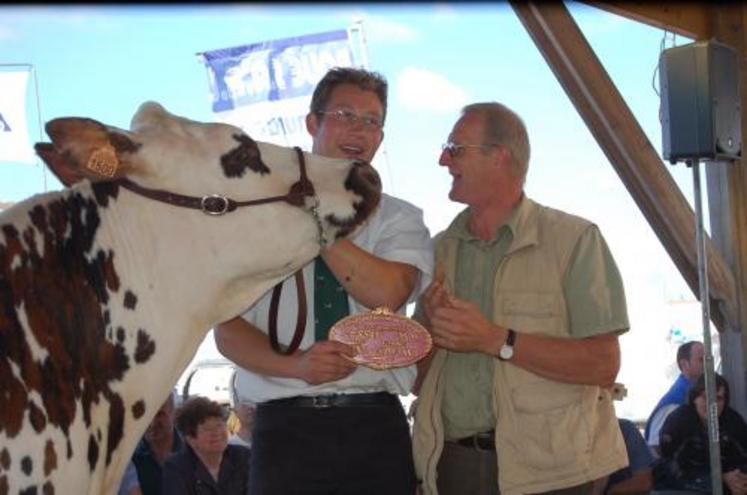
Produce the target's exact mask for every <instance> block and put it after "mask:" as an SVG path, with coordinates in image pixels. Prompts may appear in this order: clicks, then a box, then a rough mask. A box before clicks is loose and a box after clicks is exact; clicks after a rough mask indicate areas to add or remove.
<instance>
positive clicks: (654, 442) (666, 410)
mask: <svg viewBox="0 0 747 495" xmlns="http://www.w3.org/2000/svg"><path fill="white" fill-rule="evenodd" d="M678 407H679V405H678V404H669V405H667V406H662V407H661V409H659V410H658V411H656V414H655V415H654V417H653V418H651V428H649V430H648V438H647V439H646V442H647V443H648V444H649V445H650V446H651V447H658V446H659V435H660V434H661V427H662V426H664V421H666V419H667V416H669V415H670V414H671V413H672V412H673V411H674V410H675V409H677V408H678Z"/></svg>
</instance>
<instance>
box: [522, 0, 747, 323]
mask: <svg viewBox="0 0 747 495" xmlns="http://www.w3.org/2000/svg"><path fill="white" fill-rule="evenodd" d="M511 6H512V7H513V9H514V11H515V12H516V14H517V15H518V16H519V19H520V20H521V22H522V23H523V24H524V27H525V28H526V29H527V31H528V32H529V34H530V36H531V37H532V39H533V40H534V42H535V43H536V44H537V47H538V48H539V50H540V52H541V53H542V55H543V56H544V57H545V60H547V63H548V65H549V66H550V67H551V69H552V70H553V72H554V73H555V76H556V77H557V78H558V80H559V81H560V84H561V85H562V86H563V89H564V90H565V91H566V93H567V94H568V96H569V97H570V99H571V100H572V101H573V104H574V105H575V107H576V109H577V110H578V112H579V114H580V115H581V117H582V118H583V119H584V121H585V122H586V125H587V126H588V128H589V130H590V131H591V133H592V134H593V135H594V137H595V138H596V140H597V142H598V143H599V145H600V147H601V148H602V150H603V151H604V153H605V154H606V155H607V158H608V159H609V161H610V163H611V164H612V166H613V167H614V168H615V170H616V171H617V173H618V175H619V176H620V178H621V179H622V181H623V183H624V184H625V186H626V187H627V189H628V191H629V192H630V194H631V196H632V197H633V199H634V200H635V201H636V203H637V204H638V207H639V208H640V209H641V211H642V213H643V215H644V216H645V217H646V219H647V220H648V222H649V224H650V225H651V227H652V228H653V230H654V232H655V233H656V235H657V236H658V237H659V240H660V241H661V242H662V244H663V245H664V248H665V249H666V250H667V252H668V253H669V256H670V257H671V258H672V260H673V261H674V263H675V265H676V266H677V268H678V269H679V271H680V273H681V274H682V276H683V278H684V279H685V281H686V282H687V283H688V285H689V286H690V289H691V290H692V291H693V294H696V297H697V295H698V293H699V288H698V273H697V253H696V246H695V215H694V213H693V209H692V208H691V207H690V205H689V204H688V202H687V200H686V199H685V197H684V196H683V194H682V192H681V191H680V190H679V188H678V187H677V184H676V183H675V182H674V180H673V179H672V177H671V175H670V174H669V172H668V171H667V170H666V169H665V167H664V164H663V163H662V161H661V158H660V157H659V155H658V153H657V152H656V150H655V149H654V147H653V146H652V145H651V142H650V141H649V140H648V138H647V137H646V135H645V133H644V132H643V130H642V129H641V127H640V125H638V122H637V121H636V119H635V117H634V116H633V114H632V112H631V111H630V108H628V106H627V105H626V103H625V100H624V99H623V98H622V96H621V95H620V93H619V92H618V91H617V88H616V87H615V85H614V83H613V82H612V80H611V79H610V77H609V75H608V74H607V72H606V71H605V70H604V67H603V66H602V64H601V63H600V62H599V59H597V57H596V55H595V54H594V51H593V50H592V49H591V47H590V46H589V43H588V42H587V41H586V39H585V38H584V36H583V34H582V33H581V31H580V29H579V28H578V26H577V25H576V23H575V21H574V20H573V18H572V17H571V15H570V13H569V12H568V10H567V9H566V8H565V6H564V5H563V4H562V3H545V2H538V3H534V2H516V1H512V2H511ZM706 253H707V256H706V257H707V270H708V276H709V284H710V297H711V319H712V321H713V322H714V323H715V324H716V326H717V327H718V328H719V330H723V329H724V328H725V326H726V322H727V321H729V322H731V324H732V325H735V324H736V323H735V322H736V321H737V315H736V313H737V303H736V288H735V282H734V276H733V274H732V272H731V269H730V268H729V266H728V265H727V264H726V262H725V261H724V260H723V258H722V256H721V255H720V253H719V251H718V249H716V247H715V246H714V244H713V242H711V241H710V239H706Z"/></svg>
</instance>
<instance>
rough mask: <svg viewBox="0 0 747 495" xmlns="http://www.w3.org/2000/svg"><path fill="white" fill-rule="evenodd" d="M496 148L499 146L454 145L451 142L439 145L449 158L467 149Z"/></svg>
mask: <svg viewBox="0 0 747 495" xmlns="http://www.w3.org/2000/svg"><path fill="white" fill-rule="evenodd" d="M496 146H499V145H497V144H456V143H452V142H451V141H449V142H447V143H444V144H442V145H441V149H442V150H443V151H446V152H447V153H448V154H449V156H450V157H452V158H456V157H458V156H460V155H462V154H463V153H464V150H466V149H467V148H480V149H483V150H484V149H488V148H494V147H496Z"/></svg>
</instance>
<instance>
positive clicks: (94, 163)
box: [86, 145, 119, 177]
mask: <svg viewBox="0 0 747 495" xmlns="http://www.w3.org/2000/svg"><path fill="white" fill-rule="evenodd" d="M118 166H119V159H117V153H116V152H115V151H114V148H113V147H112V146H111V145H107V146H104V147H103V148H98V149H96V150H94V151H93V153H91V156H90V157H89V158H88V163H86V168H87V169H88V170H90V171H92V172H94V173H96V174H98V175H101V176H103V177H114V174H115V173H116V172H117V167H118Z"/></svg>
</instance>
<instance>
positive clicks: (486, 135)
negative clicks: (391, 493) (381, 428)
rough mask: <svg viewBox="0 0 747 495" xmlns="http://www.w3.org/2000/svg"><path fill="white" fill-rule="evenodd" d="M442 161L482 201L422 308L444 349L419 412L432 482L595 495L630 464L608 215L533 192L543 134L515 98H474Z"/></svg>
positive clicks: (443, 252) (440, 255) (461, 197)
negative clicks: (548, 202) (595, 216)
mask: <svg viewBox="0 0 747 495" xmlns="http://www.w3.org/2000/svg"><path fill="white" fill-rule="evenodd" d="M440 164H441V165H442V166H444V167H446V168H447V169H448V171H449V173H450V174H451V176H452V186H451V191H450V192H449V198H450V199H451V200H453V201H457V202H460V203H465V204H467V206H468V207H467V208H466V209H465V210H464V211H463V212H462V213H460V214H459V215H458V216H457V217H456V219H455V220H454V221H453V222H452V224H451V225H450V226H449V227H448V228H447V229H446V231H444V232H443V233H441V234H440V235H439V236H438V237H437V238H436V273H439V272H440V276H439V277H437V278H436V280H435V281H434V283H433V284H432V285H431V286H430V287H429V289H428V290H427V291H426V292H425V294H424V295H423V296H422V298H421V300H420V302H419V305H418V310H417V314H418V315H419V318H420V319H421V320H422V321H423V323H424V324H425V325H426V326H427V327H428V328H429V330H430V331H431V333H432V335H433V341H434V344H435V345H436V351H435V353H434V354H433V356H432V358H431V360H430V361H429V362H427V363H426V364H424V365H423V366H421V376H420V378H421V379H422V387H421V388H420V392H419V397H418V400H417V404H416V409H415V427H414V439H413V443H414V448H415V463H416V469H417V471H418V474H419V475H420V476H421V479H422V482H423V489H424V491H425V493H426V494H436V493H438V494H441V495H456V494H465V493H471V494H480V495H483V494H496V493H499V491H500V493H503V494H509V495H510V494H536V493H558V494H560V493H562V494H588V493H591V491H592V489H593V484H594V483H593V482H594V480H595V479H597V478H600V477H602V476H605V475H607V474H609V473H611V472H613V471H615V470H617V469H619V468H621V467H623V466H625V465H626V464H627V456H626V453H625V445H624V443H623V439H622V436H621V434H620V429H619V427H618V422H617V418H616V417H615V411H614V408H613V406H612V396H611V393H610V391H609V387H610V386H611V385H612V384H613V382H614V380H615V376H616V375H617V372H618V369H619V365H620V350H619V344H618V335H619V334H620V333H622V332H624V331H626V330H627V328H628V326H629V325H628V318H627V311H626V304H625V297H624V292H623V284H622V280H621V278H620V274H619V272H618V270H617V267H616V265H615V262H614V260H613V258H612V255H611V254H610V252H609V249H608V248H607V245H606V244H605V242H604V239H603V238H602V235H601V234H600V232H599V229H598V228H597V227H596V226H595V225H594V224H592V223H591V222H589V221H587V220H584V219H581V218H579V217H576V216H573V215H569V214H567V213H563V212H560V211H558V210H554V209H551V208H548V207H545V206H542V205H540V204H538V203H535V202H534V201H532V200H531V199H529V198H527V197H526V196H525V194H524V190H523V186H524V179H525V176H526V172H527V168H528V164H529V139H528V136H527V132H526V129H525V127H524V124H523V122H522V121H521V119H520V118H519V117H518V116H517V115H516V114H515V113H514V112H512V111H511V110H509V109H508V108H506V107H505V106H504V105H501V104H499V103H479V104H473V105H469V106H467V107H466V108H465V109H464V110H463V112H462V115H461V117H460V118H459V120H458V121H457V122H456V124H455V125H454V128H453V130H452V132H451V134H450V136H449V141H448V143H446V144H445V145H444V150H443V153H442V154H441V158H440ZM426 370H427V374H426Z"/></svg>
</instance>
